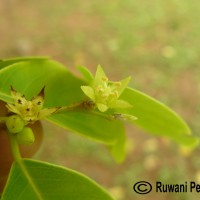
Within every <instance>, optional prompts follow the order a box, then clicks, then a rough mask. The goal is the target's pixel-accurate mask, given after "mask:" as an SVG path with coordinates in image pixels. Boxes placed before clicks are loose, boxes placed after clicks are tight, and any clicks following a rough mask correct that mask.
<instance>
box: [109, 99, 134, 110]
mask: <svg viewBox="0 0 200 200" xmlns="http://www.w3.org/2000/svg"><path fill="white" fill-rule="evenodd" d="M131 107H132V106H131V104H130V103H128V102H127V101H124V100H116V101H114V102H113V103H112V104H111V106H110V108H131Z"/></svg>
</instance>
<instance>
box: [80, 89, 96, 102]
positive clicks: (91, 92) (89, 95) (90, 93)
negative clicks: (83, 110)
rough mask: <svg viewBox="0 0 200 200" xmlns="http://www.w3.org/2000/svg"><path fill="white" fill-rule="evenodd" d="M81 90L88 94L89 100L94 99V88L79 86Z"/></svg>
mask: <svg viewBox="0 0 200 200" xmlns="http://www.w3.org/2000/svg"><path fill="white" fill-rule="evenodd" d="M81 89H82V91H83V92H84V94H85V95H86V96H88V97H89V98H90V99H91V100H93V101H95V95H94V90H93V88H92V87H90V86H81Z"/></svg>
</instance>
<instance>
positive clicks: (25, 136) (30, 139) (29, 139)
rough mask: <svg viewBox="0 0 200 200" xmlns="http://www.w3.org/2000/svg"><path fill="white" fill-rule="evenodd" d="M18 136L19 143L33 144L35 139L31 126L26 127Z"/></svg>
mask: <svg viewBox="0 0 200 200" xmlns="http://www.w3.org/2000/svg"><path fill="white" fill-rule="evenodd" d="M16 137H17V141H18V143H19V144H26V145H31V144H33V143H34V141H35V136H34V133H33V131H32V129H31V128H29V127H24V129H23V130H22V131H21V132H19V133H18V134H17V136H16Z"/></svg>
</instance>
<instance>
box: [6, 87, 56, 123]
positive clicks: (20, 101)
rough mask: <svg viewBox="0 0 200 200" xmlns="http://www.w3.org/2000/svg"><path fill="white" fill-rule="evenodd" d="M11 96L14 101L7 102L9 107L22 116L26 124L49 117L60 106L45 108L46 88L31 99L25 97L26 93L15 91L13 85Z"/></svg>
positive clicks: (11, 110)
mask: <svg viewBox="0 0 200 200" xmlns="http://www.w3.org/2000/svg"><path fill="white" fill-rule="evenodd" d="M11 96H12V98H13V101H14V102H13V103H12V104H10V103H8V104H7V108H8V110H9V111H10V112H12V113H15V114H17V115H18V116H20V117H21V118H22V119H23V120H24V122H25V124H28V123H34V122H35V121H37V120H39V119H41V118H44V117H47V116H49V115H51V114H52V113H54V112H56V111H57V110H58V109H59V108H58V107H56V108H43V104H44V88H43V89H42V91H41V92H40V93H39V94H38V95H37V96H36V97H34V98H32V99H31V100H30V101H29V100H27V99H26V98H25V96H24V95H22V94H21V93H19V92H17V91H15V90H14V89H13V88H12V87H11Z"/></svg>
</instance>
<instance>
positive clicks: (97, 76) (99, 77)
mask: <svg viewBox="0 0 200 200" xmlns="http://www.w3.org/2000/svg"><path fill="white" fill-rule="evenodd" d="M104 79H106V74H105V73H104V71H103V69H102V67H101V65H98V66H97V71H96V74H95V78H94V82H93V87H96V86H98V85H101V84H103V82H104V81H103V80H104Z"/></svg>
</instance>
